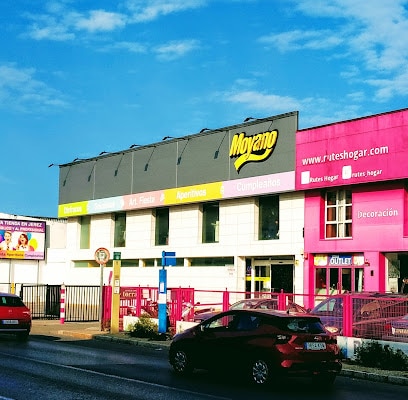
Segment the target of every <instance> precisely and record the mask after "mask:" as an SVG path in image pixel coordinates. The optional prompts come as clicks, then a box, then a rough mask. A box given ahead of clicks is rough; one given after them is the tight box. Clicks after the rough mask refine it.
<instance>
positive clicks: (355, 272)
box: [315, 266, 364, 294]
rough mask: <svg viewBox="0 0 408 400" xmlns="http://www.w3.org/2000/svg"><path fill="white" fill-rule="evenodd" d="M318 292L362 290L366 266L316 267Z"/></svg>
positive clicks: (331, 292)
mask: <svg viewBox="0 0 408 400" xmlns="http://www.w3.org/2000/svg"><path fill="white" fill-rule="evenodd" d="M315 279H316V286H315V287H316V289H315V293H316V294H337V293H344V292H361V291H363V288H364V268H359V267H353V266H352V267H348V268H336V267H327V268H316V270H315Z"/></svg>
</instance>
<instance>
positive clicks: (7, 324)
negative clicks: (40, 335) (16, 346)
mask: <svg viewBox="0 0 408 400" xmlns="http://www.w3.org/2000/svg"><path fill="white" fill-rule="evenodd" d="M30 330H31V312H30V310H29V309H28V308H27V306H26V305H25V304H24V303H23V301H22V300H21V298H20V297H18V296H16V295H14V294H10V293H0V334H3V333H5V334H14V335H16V336H17V338H18V339H20V340H27V338H28V335H29V334H30Z"/></svg>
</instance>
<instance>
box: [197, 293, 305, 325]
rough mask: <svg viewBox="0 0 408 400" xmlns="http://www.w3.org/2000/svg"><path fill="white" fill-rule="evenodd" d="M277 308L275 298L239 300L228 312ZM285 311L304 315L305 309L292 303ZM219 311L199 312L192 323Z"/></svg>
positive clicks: (203, 319)
mask: <svg viewBox="0 0 408 400" xmlns="http://www.w3.org/2000/svg"><path fill="white" fill-rule="evenodd" d="M277 308H278V300H277V299H276V298H252V299H244V300H239V301H237V302H236V303H234V304H232V305H231V306H230V307H229V309H230V310H243V309H261V310H276V309H277ZM286 311H289V312H300V313H306V312H307V311H306V309H305V308H303V307H302V306H301V305H299V304H296V303H294V302H289V303H288V305H287V307H286ZM219 312H221V311H216V310H214V311H211V312H200V313H195V314H194V322H202V321H205V320H206V319H208V318H211V317H212V316H214V315H216V314H217V313H219Z"/></svg>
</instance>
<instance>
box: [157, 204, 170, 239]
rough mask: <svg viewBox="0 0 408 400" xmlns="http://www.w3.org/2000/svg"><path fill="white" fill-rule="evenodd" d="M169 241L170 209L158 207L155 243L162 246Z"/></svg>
mask: <svg viewBox="0 0 408 400" xmlns="http://www.w3.org/2000/svg"><path fill="white" fill-rule="evenodd" d="M168 243H169V209H168V208H158V209H156V229H155V245H156V246H162V245H166V244H168Z"/></svg>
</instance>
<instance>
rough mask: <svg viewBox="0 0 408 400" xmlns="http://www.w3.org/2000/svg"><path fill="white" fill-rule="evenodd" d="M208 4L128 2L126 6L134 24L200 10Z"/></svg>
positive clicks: (201, 0) (176, 0) (152, 0)
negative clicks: (191, 10) (196, 9)
mask: <svg viewBox="0 0 408 400" xmlns="http://www.w3.org/2000/svg"><path fill="white" fill-rule="evenodd" d="M206 3H207V1H205V0H149V1H146V0H128V1H127V3H126V6H127V8H128V9H129V11H130V12H131V14H132V21H133V22H147V21H152V20H155V19H157V18H159V17H161V16H163V15H168V14H172V13H175V12H180V11H185V10H189V9H194V8H198V7H201V6H203V5H205V4H206Z"/></svg>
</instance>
